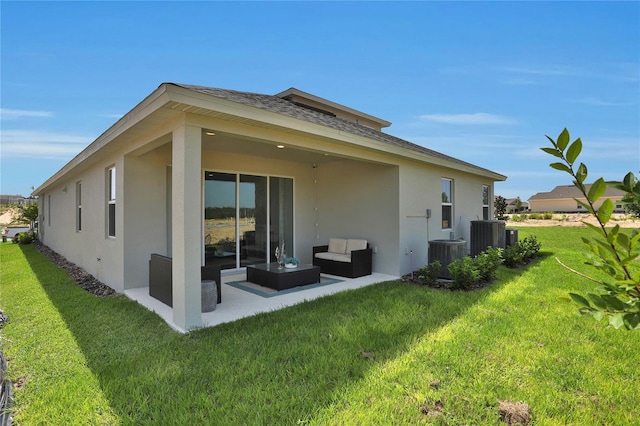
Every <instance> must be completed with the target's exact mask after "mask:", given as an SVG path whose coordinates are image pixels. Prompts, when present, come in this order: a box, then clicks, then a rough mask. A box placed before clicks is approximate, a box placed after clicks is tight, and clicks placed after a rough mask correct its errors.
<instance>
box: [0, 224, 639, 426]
mask: <svg viewBox="0 0 640 426" xmlns="http://www.w3.org/2000/svg"><path fill="white" fill-rule="evenodd" d="M519 232H520V235H521V238H522V237H525V236H528V235H535V236H536V237H537V238H538V239H539V240H540V242H541V243H542V247H543V253H547V254H549V253H550V252H552V253H553V255H554V256H558V257H560V258H561V259H562V260H563V262H564V263H567V264H570V265H581V264H582V263H583V258H582V256H581V254H580V252H581V241H580V236H581V235H584V233H586V232H588V230H585V229H583V228H562V229H558V228H526V229H520V230H519ZM0 256H1V260H2V271H1V274H2V275H1V279H0V294H1V295H2V299H1V300H0V310H2V311H4V313H5V314H6V315H8V316H9V322H8V324H6V325H5V327H4V329H3V330H2V332H1V334H0V344H1V345H2V351H3V352H4V353H5V354H6V355H7V357H8V360H9V370H8V373H9V375H10V377H11V378H12V380H13V381H14V383H16V384H17V386H16V389H15V391H14V394H15V402H16V412H15V421H16V423H18V424H22V425H31V424H43V423H46V424H158V423H160V422H161V423H164V424H170V423H173V424H220V425H223V424H295V423H297V422H300V423H302V424H380V423H384V424H420V423H426V424H430V423H436V424H438V423H442V424H445V423H448V424H496V423H498V422H499V418H500V414H499V406H500V402H499V401H523V402H526V403H527V404H528V406H529V407H530V410H531V417H532V419H533V422H535V423H538V424H549V423H553V424H631V423H632V422H633V421H635V419H637V418H638V417H640V408H639V407H638V405H637V401H636V398H637V393H638V385H637V383H639V382H640V372H638V369H637V365H636V364H637V362H636V360H635V358H634V357H630V356H629V354H633V353H640V339H638V338H637V336H636V334H635V333H633V332H625V331H621V330H617V331H616V330H613V329H607V328H604V327H603V326H602V325H601V324H599V323H596V322H595V321H593V319H592V318H591V317H582V316H580V315H579V314H578V313H577V308H576V307H575V306H574V305H573V304H571V303H569V302H565V301H563V300H562V299H563V298H567V293H568V292H569V291H576V292H579V293H586V292H587V290H589V289H591V288H592V286H593V285H592V284H591V283H589V282H586V281H584V280H581V279H580V278H579V277H577V276H575V275H573V274H571V273H570V272H568V271H566V270H565V269H563V268H562V267H561V266H560V265H558V264H557V263H556V261H555V260H554V258H553V257H554V256H545V257H543V258H541V259H540V260H538V261H536V262H534V263H532V264H530V265H529V266H528V267H526V268H524V269H518V270H509V269H507V268H504V267H501V268H499V269H498V272H497V279H496V281H494V284H493V285H491V286H489V287H486V288H483V289H481V290H478V291H473V292H448V291H441V290H434V289H430V288H426V287H420V286H413V285H409V284H407V283H402V282H400V281H394V282H387V283H383V284H380V285H375V286H370V287H366V288H363V289H359V290H355V291H350V292H345V293H340V294H337V295H333V296H329V297H325V298H322V299H318V300H315V301H311V302H307V303H304V304H301V305H297V306H294V307H291V308H287V309H283V310H280V311H277V312H272V313H268V314H260V315H257V316H255V317H252V318H247V319H243V320H240V321H236V322H234V323H230V324H224V325H221V326H218V327H215V328H211V329H203V330H198V331H195V332H192V333H190V334H188V335H180V334H177V333H175V332H173V331H171V330H170V329H169V328H168V326H167V325H166V324H165V323H164V322H163V321H162V320H161V319H160V318H158V317H157V316H156V315H155V314H154V313H152V312H149V311H147V310H146V309H144V308H143V307H141V306H140V305H138V304H137V303H135V302H133V301H130V300H129V299H127V298H126V297H124V296H117V297H110V298H96V297H95V296H93V295H91V294H89V293H87V292H85V291H84V290H82V289H81V288H80V287H78V286H77V285H75V284H74V283H73V282H72V281H71V279H69V278H68V276H67V275H66V274H65V273H64V272H63V271H61V270H59V269H57V268H56V267H55V266H54V265H53V264H51V263H50V262H49V261H48V260H47V259H46V258H44V257H43V256H42V255H41V254H39V253H38V252H37V251H36V250H35V248H34V246H33V245H28V246H18V245H13V244H2V245H1V246H0ZM365 355H366V356H365Z"/></svg>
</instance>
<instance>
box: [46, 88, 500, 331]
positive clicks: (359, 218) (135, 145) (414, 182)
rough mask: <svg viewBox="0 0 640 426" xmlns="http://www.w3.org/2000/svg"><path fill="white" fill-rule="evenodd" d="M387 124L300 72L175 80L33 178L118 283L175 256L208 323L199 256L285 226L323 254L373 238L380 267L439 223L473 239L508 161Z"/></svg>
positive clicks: (447, 234)
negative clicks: (283, 83)
mask: <svg viewBox="0 0 640 426" xmlns="http://www.w3.org/2000/svg"><path fill="white" fill-rule="evenodd" d="M390 124H391V123H389V122H387V121H385V120H382V119H380V118H377V117H373V116H371V115H368V114H365V113H362V112H359V111H356V110H353V109H351V108H348V107H345V106H342V105H339V104H337V103H334V102H331V101H328V100H326V99H322V98H320V97H317V96H314V95H311V94H308V93H305V92H302V91H300V90H297V89H293V88H292V89H289V90H286V91H284V92H282V93H279V94H277V95H263V94H256V93H247V92H238V91H233V90H224V89H216V88H209V87H201V86H191V85H182V84H173V83H163V84H161V85H160V86H159V87H158V88H157V89H156V90H155V91H154V92H152V93H151V94H150V95H149V96H148V97H147V98H146V99H144V100H143V101H142V102H141V103H139V104H138V105H137V106H136V107H134V108H133V109H132V110H131V111H130V112H128V113H127V114H126V115H125V116H124V117H122V118H121V119H120V120H118V121H117V122H116V123H115V124H114V125H113V126H111V127H110V128H109V129H107V130H106V131H105V132H104V133H103V134H102V135H101V136H100V137H98V139H96V140H95V141H94V142H93V143H91V144H90V145H89V146H88V147H87V148H86V149H85V150H84V151H82V152H81V153H80V154H78V155H77V156H76V157H75V158H74V159H73V160H71V161H70V162H69V163H68V164H67V165H65V166H64V167H63V168H62V169H61V170H60V171H58V172H57V173H56V174H55V175H53V176H52V177H51V178H49V179H48V180H47V181H46V182H44V183H43V184H42V185H41V186H40V187H39V188H37V189H36V190H35V191H34V195H38V196H39V197H40V200H41V202H40V237H41V240H42V242H43V243H44V244H46V245H47V246H49V247H51V248H52V249H53V250H55V251H57V252H58V253H60V254H62V255H64V256H65V257H66V258H67V259H69V260H70V261H71V262H73V263H75V264H77V265H79V266H81V267H83V268H84V269H85V270H87V271H88V272H89V273H91V274H93V275H94V276H96V277H97V278H98V279H99V280H101V281H102V282H104V283H105V284H107V285H109V286H110V287H112V288H114V289H115V290H116V291H118V292H123V291H125V290H127V289H131V288H138V287H147V286H148V261H149V257H150V254H151V253H160V254H163V255H167V256H171V257H172V258H173V275H172V276H173V318H174V323H175V324H177V325H178V326H180V327H182V328H184V329H189V328H192V327H197V326H199V325H200V324H201V313H200V266H201V265H202V264H205V263H219V264H220V265H222V267H223V268H225V269H230V270H234V271H238V270H241V269H242V268H243V267H245V266H246V265H247V264H252V263H264V262H267V261H269V260H272V259H273V249H274V248H275V247H276V246H277V245H278V244H280V243H281V242H283V241H284V242H286V251H287V254H288V255H292V256H296V257H298V258H299V259H300V260H301V261H302V262H303V263H311V261H312V258H311V257H312V247H313V246H314V245H321V244H327V242H328V239H329V238H330V237H352V238H363V239H366V240H367V241H368V242H369V243H370V244H371V246H372V247H373V249H374V253H375V254H374V255H373V257H374V259H373V270H374V272H381V273H385V274H391V275H395V276H400V275H402V274H404V273H408V272H409V270H410V268H411V264H412V260H413V264H414V265H416V264H418V265H419V264H420V263H422V264H426V262H427V259H428V257H427V249H428V240H429V239H442V238H445V239H449V238H451V237H455V238H464V239H466V240H467V241H468V238H469V233H470V221H471V220H476V219H477V218H478V217H480V218H487V219H491V215H492V210H493V209H492V208H491V206H490V205H489V200H491V199H493V196H494V192H493V184H494V182H495V181H503V180H505V179H506V177H505V176H503V175H501V174H498V173H495V172H492V171H490V170H487V169H484V168H481V167H478V166H475V165H473V164H469V163H467V162H464V161H461V160H458V159H455V158H452V157H449V156H446V155H443V154H440V153H438V152H435V151H432V150H429V149H427V148H424V147H421V146H419V145H416V144H413V143H411V142H408V141H405V140H402V139H399V138H397V137H394V136H391V135H389V134H386V133H383V132H382V131H381V129H382V128H384V127H387V126H389V125H390ZM427 210H429V214H427ZM428 216H430V217H428ZM409 253H412V256H410V255H409ZM222 303H224V293H223V299H222Z"/></svg>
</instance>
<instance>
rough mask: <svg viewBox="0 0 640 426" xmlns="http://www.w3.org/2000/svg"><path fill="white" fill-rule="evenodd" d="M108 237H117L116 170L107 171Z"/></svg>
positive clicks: (113, 168) (112, 168)
mask: <svg viewBox="0 0 640 426" xmlns="http://www.w3.org/2000/svg"><path fill="white" fill-rule="evenodd" d="M107 235H108V236H109V237H115V236H116V168H115V167H111V168H109V169H107Z"/></svg>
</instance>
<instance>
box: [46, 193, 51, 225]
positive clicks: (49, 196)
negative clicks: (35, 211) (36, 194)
mask: <svg viewBox="0 0 640 426" xmlns="http://www.w3.org/2000/svg"><path fill="white" fill-rule="evenodd" d="M47 204H48V205H47V225H48V226H51V194H47Z"/></svg>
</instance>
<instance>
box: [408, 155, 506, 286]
mask: <svg viewBox="0 0 640 426" xmlns="http://www.w3.org/2000/svg"><path fill="white" fill-rule="evenodd" d="M443 178H448V179H452V180H453V221H454V224H453V228H452V229H442V189H441V188H442V187H441V180H442V179H443ZM482 185H488V186H489V188H490V191H491V194H490V195H491V196H490V199H492V192H493V182H491V181H490V180H487V179H485V178H481V177H478V176H474V175H471V174H468V173H464V172H459V171H455V170H452V169H447V168H441V167H425V165H423V164H419V163H410V162H406V163H403V164H402V166H401V168H400V185H399V187H400V247H399V248H400V250H399V268H400V274H406V273H409V272H411V266H413V268H414V269H417V268H419V267H421V266H424V265H425V264H427V262H428V246H429V244H428V242H429V241H430V240H437V239H450V238H451V233H452V232H453V236H454V238H456V239H458V238H462V239H464V240H466V241H467V243H469V236H470V223H469V222H470V221H472V220H479V219H482V213H483V212H482V207H483V206H482ZM427 209H430V210H431V217H430V218H429V219H427V218H426V210H427ZM492 210H493V209H492V208H490V214H492ZM412 263H413V265H412Z"/></svg>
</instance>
